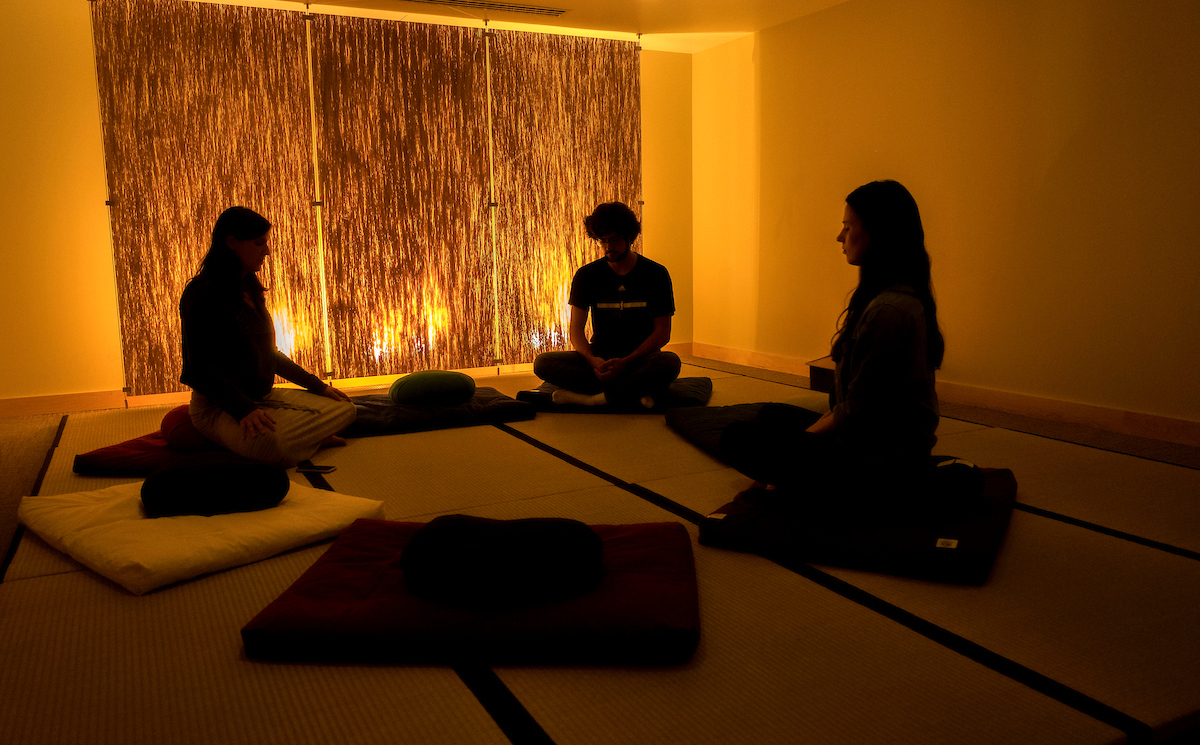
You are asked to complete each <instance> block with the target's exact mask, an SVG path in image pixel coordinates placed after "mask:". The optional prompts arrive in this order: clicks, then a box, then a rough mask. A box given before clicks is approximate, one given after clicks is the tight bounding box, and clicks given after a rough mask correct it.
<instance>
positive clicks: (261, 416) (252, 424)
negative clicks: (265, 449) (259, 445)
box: [240, 409, 275, 439]
mask: <svg viewBox="0 0 1200 745" xmlns="http://www.w3.org/2000/svg"><path fill="white" fill-rule="evenodd" d="M240 425H241V428H242V437H245V438H247V439H251V438H254V437H258V436H259V435H261V434H264V433H266V432H274V431H275V418H274V417H272V416H271V415H270V413H268V412H267V410H266V409H255V410H254V411H252V412H250V413H249V414H247V415H246V416H244V417H242V421H241V422H240Z"/></svg>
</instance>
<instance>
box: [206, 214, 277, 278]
mask: <svg viewBox="0 0 1200 745" xmlns="http://www.w3.org/2000/svg"><path fill="white" fill-rule="evenodd" d="M270 229H271V221H270V220H268V219H267V218H265V217H263V216H262V215H260V214H258V213H257V212H255V211H254V210H252V209H250V208H248V207H230V208H229V209H227V210H225V211H224V212H222V213H221V216H220V217H218V218H217V222H216V224H215V225H213V230H212V242H211V243H210V244H209V246H208V252H207V253H205V254H204V259H203V260H202V261H201V262H200V271H199V272H197V273H196V276H197V277H204V278H205V279H208V280H211V281H213V282H216V283H218V284H225V283H229V284H230V285H231V286H232V287H233V288H237V287H240V285H241V270H242V262H241V260H240V259H238V256H237V254H236V253H234V252H233V249H231V248H230V247H229V246H228V245H226V243H225V239H226V238H229V237H232V238H234V240H239V241H248V240H251V239H253V238H257V237H259V236H260V235H265V234H266V232H267V231H268V230H270ZM253 283H254V284H255V285H257V290H258V292H260V293H261V292H262V290H263V289H264V288H263V286H262V284H261V283H259V282H257V281H253Z"/></svg>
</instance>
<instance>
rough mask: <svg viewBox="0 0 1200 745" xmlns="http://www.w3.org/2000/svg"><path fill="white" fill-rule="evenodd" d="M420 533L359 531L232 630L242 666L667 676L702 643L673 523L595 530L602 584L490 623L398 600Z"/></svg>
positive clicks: (483, 615)
mask: <svg viewBox="0 0 1200 745" xmlns="http://www.w3.org/2000/svg"><path fill="white" fill-rule="evenodd" d="M422 525H423V523H401V522H389V521H386V520H358V521H356V522H355V523H354V524H353V525H351V526H350V527H349V528H348V529H346V530H345V531H343V532H342V534H341V535H340V536H339V537H338V539H337V540H336V541H335V542H334V543H333V545H332V546H330V547H329V550H328V551H326V552H325V554H324V555H323V556H322V557H321V558H320V559H318V560H317V561H316V563H314V564H313V565H312V566H311V567H310V568H309V569H308V571H307V572H305V573H304V575H303V576H301V577H300V579H298V580H296V582H295V583H294V584H293V585H292V586H291V587H289V588H288V589H287V590H286V591H284V593H283V594H282V595H280V596H279V597H278V598H276V599H275V601H274V602H272V603H271V604H270V605H268V606H267V607H266V608H264V609H263V610H262V612H261V613H259V614H258V615H257V616H255V617H254V618H253V619H252V620H251V621H250V623H248V624H246V626H245V627H244V628H243V629H242V641H243V642H244V643H245V646H246V656H247V657H250V658H253V659H259V660H275V661H289V662H358V663H361V662H368V663H432V664H450V665H453V664H460V663H468V662H474V663H483V664H489V665H503V664H513V665H522V664H524V665H532V664H600V665H669V664H678V663H682V662H685V661H687V660H688V659H689V658H690V657H691V656H692V653H693V652H695V650H696V645H697V644H698V643H699V640H700V608H699V601H698V597H697V593H696V570H695V564H694V563H693V559H692V542H691V538H690V537H689V536H688V533H687V530H685V529H684V527H683V526H682V525H680V524H679V523H646V524H641V525H593V526H592V529H593V530H595V531H596V533H597V534H598V535H599V536H600V538H601V540H602V541H603V543H604V579H603V580H602V581H601V583H600V586H599V587H598V588H597V589H596V590H594V591H593V592H591V593H589V594H588V595H585V596H583V597H580V598H575V599H572V600H566V601H562V602H558V603H552V604H547V605H537V606H529V607H522V608H516V609H511V610H504V611H496V612H478V611H470V610H462V609H457V608H453V607H450V606H447V605H442V604H439V603H436V602H433V601H430V600H424V599H422V598H419V597H417V596H415V595H413V594H411V593H410V592H408V590H407V589H406V588H405V586H404V578H403V575H402V574H401V572H400V553H401V552H402V551H403V550H404V546H405V544H406V543H407V542H408V539H409V538H410V537H411V536H412V534H413V533H414V532H415V531H416V530H417V529H418V528H420V527H421V526H422Z"/></svg>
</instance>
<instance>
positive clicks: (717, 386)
mask: <svg viewBox="0 0 1200 745" xmlns="http://www.w3.org/2000/svg"><path fill="white" fill-rule="evenodd" d="M814 394H815V396H814ZM798 396H814V400H818V399H819V400H826V401H827V400H828V396H827V395H826V394H817V393H816V392H815V391H809V390H808V389H806V388H798V387H796V386H792V385H784V384H783V383H772V382H770V381H768V380H758V379H756V378H743V377H740V376H733V377H728V378H715V379H713V395H712V399H711V400H709V402H708V405H709V406H732V405H734V404H753V403H760V402H764V401H786V400H788V399H794V398H796V397H798Z"/></svg>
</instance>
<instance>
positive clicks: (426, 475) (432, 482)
mask: <svg viewBox="0 0 1200 745" xmlns="http://www.w3.org/2000/svg"><path fill="white" fill-rule="evenodd" d="M313 460H314V462H317V463H321V464H329V465H335V466H337V468H338V470H337V471H335V472H333V473H330V474H328V475H327V476H326V477H325V478H326V480H327V481H328V482H329V485H330V486H332V487H333V489H334V491H339V492H342V493H343V494H352V495H354V496H356V497H367V498H369V499H379V500H383V502H384V510H385V512H386V514H387V517H388V519H390V520H401V519H405V518H408V517H412V516H415V515H428V514H431V513H436V512H443V511H456V510H462V509H466V508H468V507H474V506H478V505H483V504H490V503H493V502H504V501H509V500H513V499H526V498H528V497H533V496H540V495H543V494H554V493H557V492H563V491H574V490H577V489H584V488H587V487H590V486H596V485H599V484H603V483H604V481H603V480H602V479H600V478H598V477H596V476H592V475H591V474H589V473H587V472H585V471H582V470H580V469H578V468H575V467H574V466H571V465H570V464H567V463H564V462H563V461H562V460H560V459H558V458H555V457H554V456H552V455H549V454H547V453H544V452H542V451H540V450H538V449H537V448H534V447H533V446H531V445H529V444H528V443H525V442H522V441H521V440H519V439H517V438H515V437H513V436H512V435H510V434H506V433H504V432H501V431H500V430H499V429H496V428H495V427H490V426H485V427H463V428H459V429H443V430H436V431H433V432H414V433H412V434H405V435H388V436H384V437H360V438H356V439H354V440H351V441H350V444H349V445H347V446H346V447H344V448H330V449H328V450H323V451H321V452H320V453H318V454H317V455H316V456H315V457H314V458H313Z"/></svg>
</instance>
